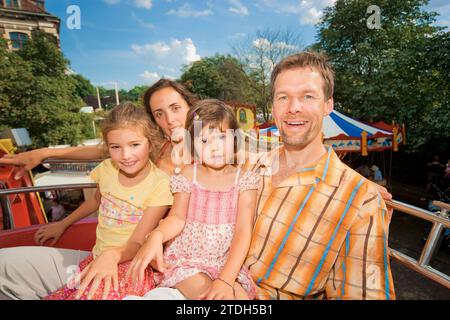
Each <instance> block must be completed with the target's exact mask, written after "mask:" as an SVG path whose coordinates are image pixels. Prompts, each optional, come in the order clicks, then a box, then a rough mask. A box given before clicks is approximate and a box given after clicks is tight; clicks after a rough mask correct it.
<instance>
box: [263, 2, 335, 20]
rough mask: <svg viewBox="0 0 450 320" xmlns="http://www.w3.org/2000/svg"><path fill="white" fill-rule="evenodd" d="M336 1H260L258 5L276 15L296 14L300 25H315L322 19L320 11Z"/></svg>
mask: <svg viewBox="0 0 450 320" xmlns="http://www.w3.org/2000/svg"><path fill="white" fill-rule="evenodd" d="M335 2H336V0H297V1H296V2H295V3H294V2H292V1H289V2H287V1H278V0H261V1H260V3H259V5H260V6H264V7H266V8H269V9H272V10H274V11H275V12H276V13H278V14H296V15H298V16H299V21H300V24H316V23H317V22H319V20H320V18H321V17H322V11H323V9H324V8H325V7H327V6H332V5H334V3H335Z"/></svg>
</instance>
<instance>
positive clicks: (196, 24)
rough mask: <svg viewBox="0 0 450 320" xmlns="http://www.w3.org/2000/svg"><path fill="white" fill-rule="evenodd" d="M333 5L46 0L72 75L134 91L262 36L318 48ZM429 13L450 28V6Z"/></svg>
mask: <svg viewBox="0 0 450 320" xmlns="http://www.w3.org/2000/svg"><path fill="white" fill-rule="evenodd" d="M333 3H334V0H253V1H246V0H206V1H203V0H195V1H194V0H47V1H46V9H47V11H48V12H50V13H52V14H54V15H56V16H58V17H60V18H61V30H60V32H61V48H62V50H63V53H64V55H65V56H66V57H67V58H68V59H69V60H70V62H71V68H72V70H74V71H75V72H77V73H80V74H82V75H84V76H85V77H87V78H88V79H90V80H91V81H92V82H93V84H94V85H102V86H104V87H108V88H111V87H113V83H114V82H117V83H118V85H119V88H123V89H126V90H128V89H131V88H132V87H134V86H135V85H150V84H151V83H153V82H155V81H156V80H158V79H159V78H160V77H162V76H164V77H168V78H177V77H179V76H180V74H181V67H182V65H183V64H188V63H190V62H192V61H195V60H198V59H200V58H201V57H206V56H211V55H214V54H215V53H220V54H226V53H231V48H232V46H233V45H236V44H238V43H239V42H242V41H243V40H245V39H246V38H247V37H248V36H252V35H254V34H255V32H256V31H257V30H258V29H265V28H273V29H274V28H281V29H290V30H296V31H298V32H299V33H300V34H301V38H302V42H303V44H304V45H309V44H311V43H313V42H314V40H315V35H316V29H315V28H314V23H315V22H317V20H318V19H319V17H320V14H321V11H322V9H323V8H324V7H325V6H327V5H330V4H333ZM71 5H77V6H78V7H79V8H80V12H81V20H80V27H81V28H80V29H79V30H77V29H73V30H70V29H69V28H68V27H67V25H66V21H67V19H68V17H69V16H70V14H68V13H67V12H66V11H67V8H68V7H69V6H71ZM427 9H431V10H434V11H437V12H438V13H440V14H441V16H440V18H439V21H438V24H440V25H445V26H449V25H450V23H449V21H448V17H449V16H450V2H449V1H448V0H446V1H444V0H432V1H430V4H429V5H428V7H427Z"/></svg>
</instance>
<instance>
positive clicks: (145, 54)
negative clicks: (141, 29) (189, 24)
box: [131, 38, 200, 79]
mask: <svg viewBox="0 0 450 320" xmlns="http://www.w3.org/2000/svg"><path fill="white" fill-rule="evenodd" d="M131 49H132V52H133V54H134V55H135V56H138V57H140V58H142V59H143V63H144V64H146V65H147V68H151V69H152V70H157V69H159V70H160V71H161V72H159V73H158V74H159V75H161V74H163V76H164V77H165V78H175V77H174V76H173V74H175V75H176V73H177V71H178V70H181V67H182V66H183V65H188V64H190V63H192V62H194V61H197V60H200V55H199V54H198V53H197V48H196V46H195V44H194V42H193V41H192V39H190V38H186V39H184V40H178V39H173V40H170V41H167V42H165V41H159V42H153V43H146V44H134V45H132V46H131ZM167 74H169V75H167ZM144 76H145V77H146V78H147V79H152V78H155V77H156V76H155V72H153V74H151V73H145V72H144V73H143V74H141V77H144Z"/></svg>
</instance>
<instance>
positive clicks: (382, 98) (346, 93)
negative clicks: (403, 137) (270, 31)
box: [314, 0, 450, 151]
mask: <svg viewBox="0 0 450 320" xmlns="http://www.w3.org/2000/svg"><path fill="white" fill-rule="evenodd" d="M427 3H428V1H426V0H411V1H402V0H379V1H375V2H374V1H372V0H361V1H348V0H338V1H336V3H335V5H334V6H332V7H328V8H326V9H325V11H324V15H323V18H322V20H321V22H320V23H319V24H318V27H319V32H318V43H317V44H315V45H314V48H315V49H318V50H322V51H325V52H326V53H327V54H328V55H329V56H330V58H331V60H332V63H333V65H334V69H335V71H336V79H335V94H334V97H335V102H336V103H337V104H338V105H340V106H341V107H342V108H343V111H345V112H347V113H349V114H350V115H351V116H353V117H357V118H362V119H365V120H372V121H375V120H384V121H385V122H388V123H390V122H391V121H392V120H394V121H396V122H398V123H405V125H406V128H407V137H408V141H409V150H410V151H415V150H420V149H421V148H422V147H423V146H424V144H426V143H427V142H428V141H430V140H431V139H433V138H447V139H448V138H449V137H450V122H449V121H448V119H450V111H449V110H450V109H449V107H450V106H449V92H450V90H449V83H450V82H449V74H450V58H449V53H450V41H449V39H450V38H449V32H446V31H445V30H444V29H443V28H441V27H438V26H435V25H433V23H434V22H435V19H436V15H437V14H436V13H433V12H426V11H424V9H423V6H424V5H426V4H427ZM373 4H376V5H378V6H379V7H380V9H381V28H380V29H369V28H368V27H367V25H366V22H367V18H369V15H370V14H367V13H366V10H367V8H368V7H369V6H370V5H373Z"/></svg>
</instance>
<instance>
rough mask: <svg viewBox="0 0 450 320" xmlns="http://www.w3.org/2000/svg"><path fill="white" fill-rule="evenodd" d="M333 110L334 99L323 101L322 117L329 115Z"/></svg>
mask: <svg viewBox="0 0 450 320" xmlns="http://www.w3.org/2000/svg"><path fill="white" fill-rule="evenodd" d="M333 110H334V99H333V97H331V98H330V99H328V100H327V101H325V109H324V116H327V115H329V114H330V113H331V112H332V111H333Z"/></svg>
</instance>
